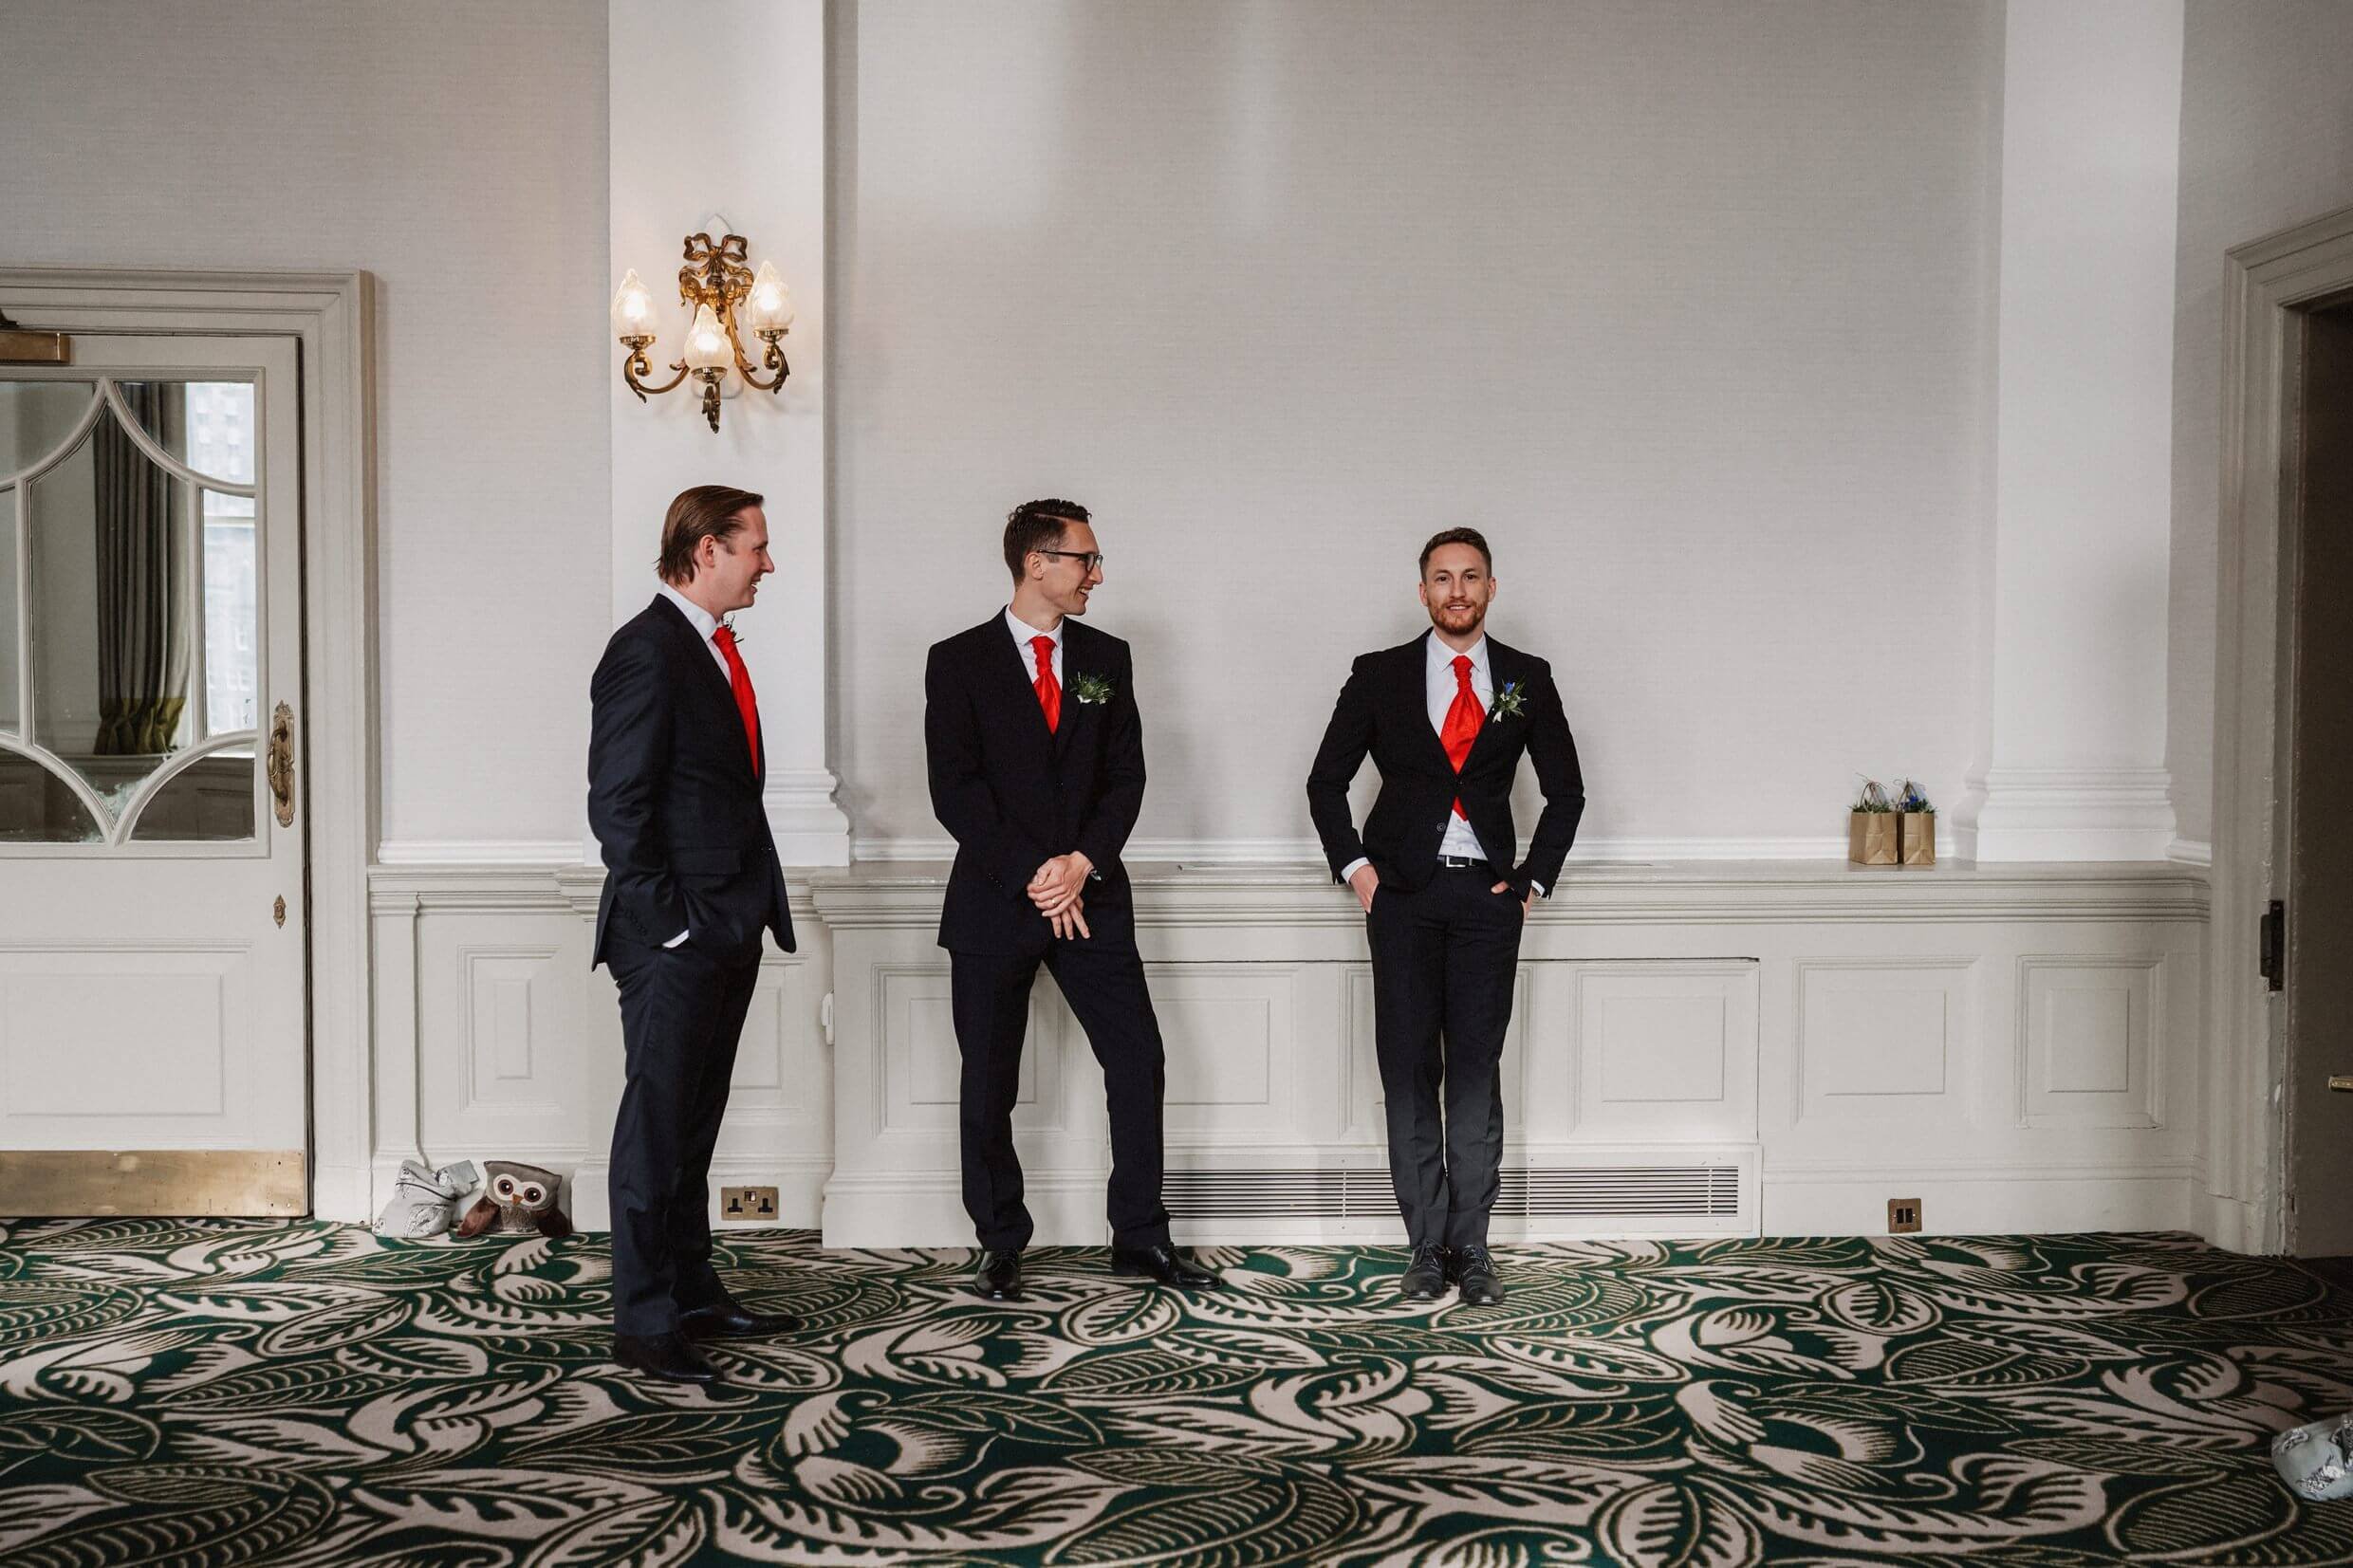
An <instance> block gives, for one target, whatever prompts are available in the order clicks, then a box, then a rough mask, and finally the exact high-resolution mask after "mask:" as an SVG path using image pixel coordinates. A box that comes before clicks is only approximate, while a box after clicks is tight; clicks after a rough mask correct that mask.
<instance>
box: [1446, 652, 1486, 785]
mask: <svg viewBox="0 0 2353 1568" xmlns="http://www.w3.org/2000/svg"><path fill="white" fill-rule="evenodd" d="M1486 718H1487V710H1485V709H1483V708H1481V707H1480V706H1479V694H1478V693H1477V692H1473V690H1471V655H1468V654H1456V655H1454V706H1453V707H1452V708H1449V709H1448V710H1446V727H1445V728H1444V729H1440V730H1439V731H1438V744H1439V745H1441V746H1443V747H1446V760H1447V761H1448V762H1450V763H1453V764H1454V771H1455V772H1456V773H1457V774H1459V773H1461V771H1462V765H1463V762H1464V760H1465V759H1466V758H1468V757H1469V756H1470V755H1471V743H1472V742H1473V741H1475V740H1477V739H1478V738H1479V726H1480V724H1482V723H1483V722H1485V720H1486ZM1454 815H1455V816H1457V817H1460V818H1462V820H1463V821H1466V822H1467V821H1470V820H1471V819H1470V817H1469V815H1468V814H1466V813H1465V812H1464V811H1463V809H1462V799H1461V797H1460V796H1457V797H1455V800H1454Z"/></svg>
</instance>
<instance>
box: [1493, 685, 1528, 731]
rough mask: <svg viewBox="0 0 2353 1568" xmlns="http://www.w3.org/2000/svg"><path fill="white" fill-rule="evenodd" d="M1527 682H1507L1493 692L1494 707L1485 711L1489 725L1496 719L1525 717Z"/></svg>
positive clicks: (1526, 710)
mask: <svg viewBox="0 0 2353 1568" xmlns="http://www.w3.org/2000/svg"><path fill="white" fill-rule="evenodd" d="M1527 701H1528V691H1527V682H1525V681H1516V680H1508V681H1505V682H1504V683H1503V685H1502V686H1501V687H1500V688H1499V689H1498V690H1497V691H1496V692H1495V706H1493V707H1492V708H1490V709H1489V710H1487V717H1488V721H1489V722H1490V723H1492V722H1493V721H1495V720H1497V719H1517V718H1524V717H1526V716H1527V713H1528V709H1527V707H1526V704H1527Z"/></svg>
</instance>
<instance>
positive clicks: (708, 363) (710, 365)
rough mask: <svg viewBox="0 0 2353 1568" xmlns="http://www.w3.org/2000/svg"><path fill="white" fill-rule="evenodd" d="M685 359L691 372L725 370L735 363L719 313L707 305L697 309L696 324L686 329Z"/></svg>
mask: <svg viewBox="0 0 2353 1568" xmlns="http://www.w3.org/2000/svg"><path fill="white" fill-rule="evenodd" d="M683 358H684V359H685V360H686V368H687V369H689V370H723V369H725V368H726V367H727V366H729V365H731V364H732V363H734V362H735V353H734V350H733V348H732V346H731V345H730V344H729V342H728V341H727V329H726V328H725V327H723V326H721V325H720V324H719V318H718V315H717V313H716V312H715V311H713V309H712V308H711V306H709V305H707V304H698V305H696V306H695V324H694V325H693V326H690V327H688V328H687V329H686V353H685V355H684V356H683Z"/></svg>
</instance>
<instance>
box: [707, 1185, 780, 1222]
mask: <svg viewBox="0 0 2353 1568" xmlns="http://www.w3.org/2000/svg"><path fill="white" fill-rule="evenodd" d="M775 1217H776V1189H774V1188H772V1187H722V1188H720V1189H719V1218H721V1219H723V1220H772V1219H774V1218H775Z"/></svg>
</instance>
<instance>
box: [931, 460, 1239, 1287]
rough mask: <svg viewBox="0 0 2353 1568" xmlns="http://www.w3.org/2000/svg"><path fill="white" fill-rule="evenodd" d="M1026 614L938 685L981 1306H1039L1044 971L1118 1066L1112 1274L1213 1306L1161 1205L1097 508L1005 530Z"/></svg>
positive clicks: (1124, 655) (1130, 805) (1134, 758)
mask: <svg viewBox="0 0 2353 1568" xmlns="http://www.w3.org/2000/svg"><path fill="white" fill-rule="evenodd" d="M1005 563H1006V565H1007V567H1008V568H1010V571H1011V572H1012V574H1013V600H1012V603H1011V604H1010V605H1009V606H1008V607H1007V608H1006V609H1005V610H1004V611H1002V612H1000V613H999V614H996V615H992V616H991V617H990V618H988V619H987V620H984V621H982V622H981V623H980V624H979V625H978V626H975V627H973V629H972V630H971V631H968V632H961V633H958V634H957V635H956V636H952V637H950V638H948V639H947V640H946V641H944V642H938V643H935V644H934V645H933V647H932V651H931V658H930V661H929V663H928V664H927V665H926V666H925V669H924V672H923V696H924V706H923V742H924V749H925V752H926V755H927V757H928V760H929V763H930V769H931V784H932V810H933V811H934V813H935V814H936V815H937V817H938V818H939V821H940V824H941V825H942V826H944V827H945V828H947V830H948V831H949V832H950V833H952V834H954V836H955V840H956V858H955V866H954V870H953V871H951V872H950V874H949V877H948V895H947V901H946V903H945V905H944V907H943V908H942V909H941V911H940V916H939V945H940V946H941V947H943V948H946V949H947V950H948V962H949V972H950V976H951V980H950V986H951V992H952V998H953V1001H952V1005H953V1007H954V1016H955V1031H956V1047H957V1050H958V1051H959V1052H960V1053H961V1055H962V1057H963V1064H964V1066H963V1079H962V1084H961V1091H960V1105H959V1116H958V1129H959V1134H960V1140H961V1153H962V1157H963V1168H964V1208H965V1211H966V1212H967V1213H969V1214H971V1215H972V1217H973V1229H974V1230H975V1232H976V1233H977V1234H978V1236H979V1239H980V1245H981V1258H980V1266H979V1268H978V1270H977V1272H976V1273H975V1274H974V1276H973V1291H974V1292H975V1293H976V1294H977V1295H979V1296H981V1297H983V1298H985V1299H987V1300H989V1301H1018V1300H1019V1299H1020V1297H1021V1251H1022V1248H1023V1247H1024V1246H1027V1245H1028V1242H1029V1236H1030V1231H1031V1224H1030V1219H1029V1210H1028V1208H1027V1207H1026V1206H1025V1205H1024V1204H1023V1202H1022V1184H1021V1161H1020V1160H1019V1158H1018V1157H1017V1156H1016V1155H1015V1153H1014V1151H1013V1095H1014V1089H1015V1080H1016V1079H1017V1078H1018V1077H1019V1075H1020V1071H1021V1048H1022V1038H1023V1036H1024V1034H1025V1033H1026V1032H1027V1028H1028V1016H1029V987H1030V985H1031V983H1032V982H1033V981H1034V980H1035V979H1036V977H1037V972H1038V966H1039V965H1040V964H1041V963H1043V964H1044V965H1045V966H1046V967H1047V968H1048V969H1049V970H1051V971H1052V973H1053V976H1054V983H1055V984H1056V985H1057V986H1059V987H1061V988H1062V994H1063V999H1064V1000H1065V1001H1066V1002H1068V1003H1069V1004H1070V1010H1071V1012H1072V1013H1074V1014H1076V1015H1077V1017H1078V1021H1079V1024H1080V1026H1081V1027H1082V1028H1084V1029H1085V1031H1086V1039H1087V1042H1088V1043H1089V1044H1090V1045H1092V1046H1093V1047H1094V1050H1095V1058H1096V1060H1097V1061H1100V1062H1102V1070H1103V1090H1104V1093H1105V1096H1106V1098H1108V1099H1109V1101H1110V1111H1111V1183H1110V1190H1109V1196H1108V1208H1109V1211H1110V1219H1111V1242H1112V1249H1111V1266H1112V1270H1113V1272H1115V1273H1118V1274H1123V1275H1132V1276H1137V1277H1141V1278H1146V1279H1152V1280H1157V1281H1158V1282H1160V1283H1162V1284H1167V1285H1175V1286H1177V1287H1178V1288H1181V1289H1187V1290H1198V1289H1205V1288H1209V1287H1213V1286H1215V1285H1217V1284H1218V1283H1219V1281H1218V1279H1217V1277H1216V1276H1215V1275H1214V1274H1212V1273H1210V1272H1208V1271H1207V1270H1205V1269H1201V1268H1197V1267H1195V1265H1194V1264H1192V1263H1190V1262H1188V1261H1187V1260H1186V1259H1185V1258H1183V1257H1182V1256H1181V1255H1179V1254H1178V1253H1177V1249H1176V1248H1175V1247H1174V1246H1173V1245H1170V1242H1169V1233H1168V1210H1167V1209H1166V1208H1162V1207H1161V1205H1160V1098H1161V1092H1162V1089H1163V1086H1164V1076H1165V1075H1164V1072H1163V1068H1162V1058H1161V1049H1160V1025H1159V1023H1158V1020H1157V1019H1156V1018H1155V1017H1154V1016H1153V1011H1152V993H1151V992H1150V991H1149V990H1148V989H1147V988H1146V987H1145V985H1144V966H1143V959H1142V958H1141V957H1140V956H1139V954H1138V952H1137V950H1136V918H1135V910H1134V907H1133V903H1132V901H1131V898H1130V895H1129V889H1128V881H1127V872H1126V870H1125V869H1124V868H1123V867H1122V866H1121V864H1120V851H1121V847H1122V846H1124V845H1125V844H1126V842H1127V835H1128V833H1129V831H1130V830H1131V829H1132V828H1134V827H1135V825H1136V814H1137V812H1138V811H1139V809H1141V807H1142V805H1143V798H1144V743H1143V725H1142V721H1141V720H1140V719H1139V717H1138V715H1137V710H1136V690H1135V667H1134V664H1133V662H1132V661H1131V660H1130V658H1129V656H1128V648H1127V644H1126V643H1124V642H1121V640H1120V639H1119V638H1118V637H1115V636H1105V635H1104V634H1102V633H1101V632H1098V631H1095V630H1093V629H1091V628H1089V627H1085V626H1082V625H1080V624H1079V622H1078V620H1077V619H1076V618H1077V617H1079V616H1083V615H1084V614H1085V613H1086V600H1087V596H1088V595H1089V594H1091V593H1093V592H1094V590H1095V589H1096V588H1097V587H1098V586H1100V585H1101V584H1102V580H1103V573H1102V553H1101V551H1100V550H1098V549H1097V547H1096V543H1095V530H1094V527H1093V525H1092V523H1091V522H1090V520H1089V519H1088V516H1087V511H1086V508H1085V507H1082V506H1079V505H1078V504H1077V503H1075V502H1070V501H1054V500H1047V501H1031V502H1028V503H1027V504H1026V505H1024V506H1022V507H1016V508H1015V509H1014V511H1013V513H1012V515H1011V516H1010V517H1009V518H1008V519H1007V520H1006V525H1005Z"/></svg>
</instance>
